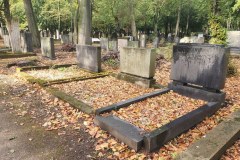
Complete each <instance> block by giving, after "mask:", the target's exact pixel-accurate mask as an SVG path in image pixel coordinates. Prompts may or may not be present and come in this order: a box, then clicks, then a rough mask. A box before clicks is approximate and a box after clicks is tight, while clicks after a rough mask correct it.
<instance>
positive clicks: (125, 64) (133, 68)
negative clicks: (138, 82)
mask: <svg viewBox="0 0 240 160" xmlns="http://www.w3.org/2000/svg"><path fill="white" fill-rule="evenodd" d="M155 61H156V50H155V49H146V48H130V47H124V48H122V49H121V51H120V71H121V72H123V73H127V74H131V75H135V76H139V77H144V78H153V77H154V74H155Z"/></svg>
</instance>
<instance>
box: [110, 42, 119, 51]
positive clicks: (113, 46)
mask: <svg viewBox="0 0 240 160" xmlns="http://www.w3.org/2000/svg"><path fill="white" fill-rule="evenodd" d="M108 50H109V51H114V52H116V51H118V45H117V41H109V42H108Z"/></svg>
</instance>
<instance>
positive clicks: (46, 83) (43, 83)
mask: <svg viewBox="0 0 240 160" xmlns="http://www.w3.org/2000/svg"><path fill="white" fill-rule="evenodd" d="M71 66H77V64H64V65H53V66H34V67H22V68H17V69H16V72H17V73H19V74H20V76H22V77H23V78H25V79H26V80H27V81H29V82H30V83H37V84H39V85H40V86H42V87H47V86H51V85H54V84H62V83H69V82H73V81H84V80H88V79H97V78H101V77H106V76H109V74H110V72H100V73H95V72H90V71H88V70H85V69H82V68H79V69H80V70H82V71H84V72H88V73H91V74H92V76H79V77H72V78H62V79H57V80H43V79H41V78H35V77H33V76H31V75H29V74H28V73H26V71H31V70H47V69H58V68H63V67H65V68H66V67H71Z"/></svg>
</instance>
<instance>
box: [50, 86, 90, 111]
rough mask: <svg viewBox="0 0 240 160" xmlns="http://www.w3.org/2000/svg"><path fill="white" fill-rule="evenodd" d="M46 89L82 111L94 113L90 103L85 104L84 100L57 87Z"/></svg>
mask: <svg viewBox="0 0 240 160" xmlns="http://www.w3.org/2000/svg"><path fill="white" fill-rule="evenodd" d="M46 90H47V91H48V92H49V93H51V94H52V95H54V96H55V97H57V98H59V99H62V100H63V101H65V102H67V103H69V104H70V105H71V106H73V107H75V108H76V109H79V110H80V111H82V112H84V113H87V114H92V113H94V111H93V108H92V107H91V106H89V105H88V104H85V103H84V102H82V101H79V100H77V99H76V98H74V97H72V96H70V95H68V94H66V93H64V92H62V91H60V90H58V89H55V88H50V87H49V88H46Z"/></svg>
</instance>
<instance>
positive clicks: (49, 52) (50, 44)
mask: <svg viewBox="0 0 240 160" xmlns="http://www.w3.org/2000/svg"><path fill="white" fill-rule="evenodd" d="M41 50H42V55H43V56H44V57H48V58H50V59H55V58H56V57H55V51H54V40H53V38H50V37H42V38H41Z"/></svg>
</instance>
